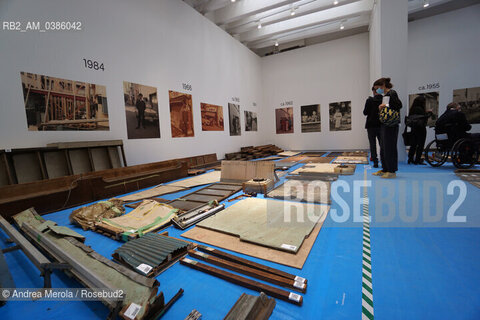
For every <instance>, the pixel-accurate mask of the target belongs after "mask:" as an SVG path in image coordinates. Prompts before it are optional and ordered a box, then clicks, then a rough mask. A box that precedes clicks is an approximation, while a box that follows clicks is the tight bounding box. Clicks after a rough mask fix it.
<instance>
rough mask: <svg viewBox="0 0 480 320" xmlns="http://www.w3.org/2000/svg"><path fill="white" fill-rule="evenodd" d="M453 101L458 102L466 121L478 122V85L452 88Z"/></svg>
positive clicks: (479, 92) (479, 97)
mask: <svg viewBox="0 0 480 320" xmlns="http://www.w3.org/2000/svg"><path fill="white" fill-rule="evenodd" d="M453 102H457V103H458V104H460V106H461V107H462V112H463V113H465V116H466V117H467V121H468V123H480V87H475V88H466V89H457V90H453Z"/></svg>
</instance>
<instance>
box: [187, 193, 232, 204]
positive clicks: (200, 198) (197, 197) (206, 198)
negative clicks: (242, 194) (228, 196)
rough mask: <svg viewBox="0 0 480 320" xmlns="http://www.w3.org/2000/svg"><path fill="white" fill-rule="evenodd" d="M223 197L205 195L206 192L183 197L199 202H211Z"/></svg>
mask: <svg viewBox="0 0 480 320" xmlns="http://www.w3.org/2000/svg"><path fill="white" fill-rule="evenodd" d="M221 198H223V197H222V196H219V195H204V194H196V193H194V194H190V195H187V196H184V197H182V199H184V200H188V201H199V202H209V201H212V200H219V199H221Z"/></svg>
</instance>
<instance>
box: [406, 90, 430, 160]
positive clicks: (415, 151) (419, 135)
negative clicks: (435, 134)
mask: <svg viewBox="0 0 480 320" xmlns="http://www.w3.org/2000/svg"><path fill="white" fill-rule="evenodd" d="M425 109H426V99H425V97H424V96H423V95H420V96H418V97H416V98H415V100H413V103H412V106H411V107H410V111H409V112H408V118H409V122H410V126H411V127H412V137H413V139H412V140H413V141H412V145H411V146H410V150H409V151H408V164H411V163H414V164H425V163H424V162H423V160H422V154H423V148H424V146H425V139H426V138H427V120H428V118H429V117H430V116H431V115H432V111H431V110H428V111H427V110H425Z"/></svg>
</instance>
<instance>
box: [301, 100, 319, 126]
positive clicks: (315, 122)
mask: <svg viewBox="0 0 480 320" xmlns="http://www.w3.org/2000/svg"><path fill="white" fill-rule="evenodd" d="M300 112H301V113H302V132H321V131H322V125H321V121H320V120H321V119H320V105H319V104H312V105H308V106H301V107H300Z"/></svg>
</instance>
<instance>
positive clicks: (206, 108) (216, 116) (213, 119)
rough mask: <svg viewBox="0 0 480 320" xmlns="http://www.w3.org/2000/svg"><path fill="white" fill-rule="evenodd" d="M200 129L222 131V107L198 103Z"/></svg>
mask: <svg viewBox="0 0 480 320" xmlns="http://www.w3.org/2000/svg"><path fill="white" fill-rule="evenodd" d="M200 109H201V113H202V131H223V129H224V126H223V107H222V106H216V105H214V104H208V103H200Z"/></svg>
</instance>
